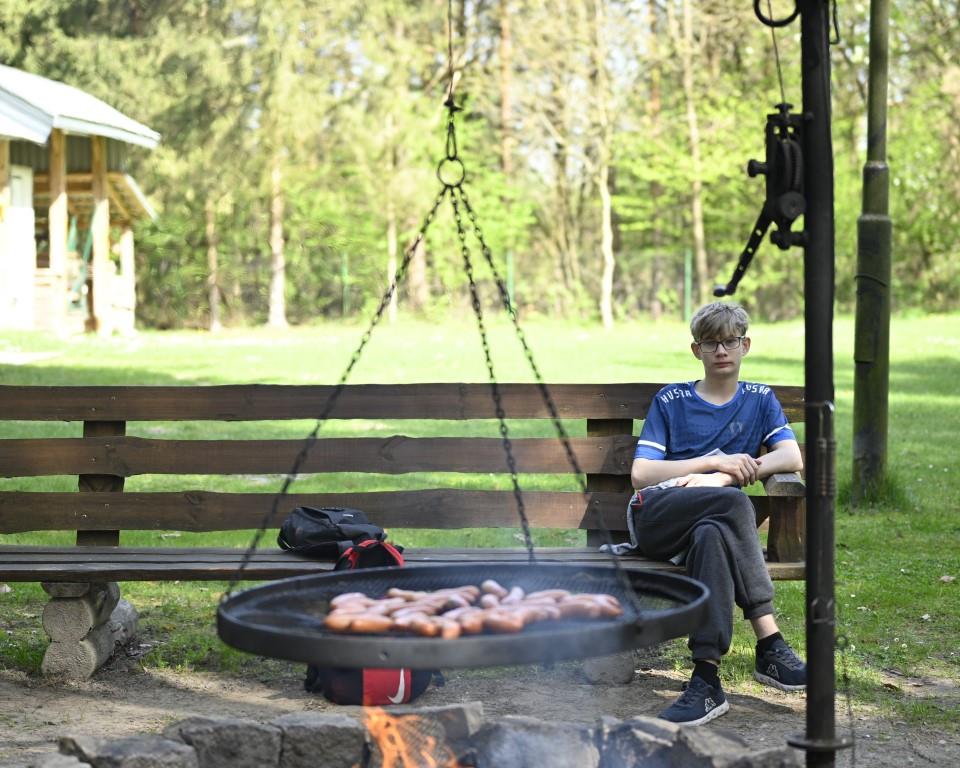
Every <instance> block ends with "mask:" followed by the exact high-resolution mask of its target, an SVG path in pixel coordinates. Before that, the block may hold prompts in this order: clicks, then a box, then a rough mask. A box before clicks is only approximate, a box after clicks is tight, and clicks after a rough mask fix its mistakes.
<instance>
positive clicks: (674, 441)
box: [629, 302, 807, 725]
mask: <svg viewBox="0 0 960 768" xmlns="http://www.w3.org/2000/svg"><path fill="white" fill-rule="evenodd" d="M748 324H749V317H748V316H747V313H746V311H744V309H743V308H742V307H741V306H739V305H737V304H733V303H730V304H724V303H721V302H714V303H712V304H708V305H706V306H705V307H702V308H701V309H700V310H699V311H698V312H697V313H696V314H695V315H694V317H693V319H692V321H691V323H690V330H691V332H692V334H693V339H694V340H693V343H692V344H691V345H690V347H691V349H692V351H693V354H694V357H696V358H697V359H698V360H699V361H700V362H701V363H702V364H703V378H702V379H700V380H699V381H691V382H685V383H681V384H674V385H671V386H668V387H664V388H663V389H662V390H660V392H658V393H657V395H656V396H655V397H654V399H653V404H652V405H651V407H650V410H649V413H648V415H647V419H646V421H645V422H644V425H643V430H642V432H641V434H640V440H639V442H638V443H637V448H636V452H635V454H634V462H633V467H632V470H631V480H632V483H633V487H634V488H636V489H637V491H636V493H635V494H634V497H633V499H632V501H631V504H630V512H629V518H630V520H629V522H630V530H631V534H632V538H633V539H634V541H633V543H634V545H635V546H636V547H637V548H638V549H639V551H640V552H641V553H642V554H643V555H644V556H646V557H652V558H657V559H668V558H674V561H675V562H679V561H680V558H685V562H686V569H687V573H688V574H689V575H690V576H692V577H693V578H694V579H697V580H698V581H701V582H703V583H704V584H706V585H707V587H709V589H710V600H709V603H708V607H707V616H706V618H705V620H704V622H703V623H702V624H701V626H700V627H698V628H697V630H696V631H694V632H693V634H692V635H691V636H690V639H689V643H688V645H689V648H690V650H691V652H692V655H693V662H694V668H693V675H692V677H691V679H690V682H689V683H688V684H687V686H686V689H685V690H684V692H683V693H682V694H681V696H680V697H679V698H678V699H677V700H676V701H675V702H674V703H673V704H672V705H671V706H670V707H668V708H667V709H666V710H664V711H663V712H661V713H660V717H661V718H663V719H664V720H670V721H672V722H675V723H685V724H688V725H700V724H702V723H706V722H709V721H710V720H713V719H714V718H716V717H719V716H720V715H722V714H724V713H725V712H726V711H727V710H728V709H729V708H730V705H729V704H728V703H727V700H726V696H725V695H724V692H723V688H722V687H721V685H720V678H719V675H718V671H719V665H720V659H721V657H722V656H723V655H724V654H726V653H727V651H728V650H729V649H730V640H731V637H732V634H733V605H734V603H736V604H737V605H738V606H739V607H740V608H741V610H742V611H743V617H744V618H745V619H748V620H749V621H750V623H751V625H752V626H753V631H754V632H755V633H756V636H757V646H756V667H755V670H754V673H753V674H754V677H755V678H756V679H757V680H759V681H760V682H761V683H763V684H765V685H771V686H773V687H775V688H779V689H780V690H784V691H801V690H804V689H805V688H806V683H807V668H806V665H805V664H804V663H803V661H801V660H800V658H798V657H797V655H796V653H794V651H793V649H792V648H791V647H790V646H789V645H788V644H787V643H786V641H785V640H784V639H783V636H782V635H781V634H780V631H779V629H778V627H777V623H776V621H775V620H774V617H773V603H772V601H773V583H772V582H771V581H770V576H769V574H768V572H767V566H766V563H765V562H764V557H763V550H762V548H761V546H760V540H759V538H758V537H757V528H756V517H755V515H754V510H753V505H752V504H751V503H750V501H749V499H748V497H747V495H746V494H745V493H744V492H743V491H742V490H740V488H741V486H747V485H750V484H751V483H754V482H756V481H757V480H762V479H763V478H765V477H768V476H769V475H772V474H775V473H778V472H796V471H799V470H800V469H801V468H802V466H803V460H802V458H801V455H800V448H799V446H798V445H797V440H796V437H795V436H794V434H793V431H792V430H791V429H790V426H789V424H788V422H787V418H786V416H785V415H784V413H783V409H782V408H781V407H780V403H779V402H778V401H777V398H776V396H775V395H774V394H773V390H771V388H770V387H768V386H765V385H762V384H753V383H749V382H745V381H740V380H739V374H740V364H741V363H742V362H743V358H744V356H745V355H746V354H747V352H749V351H750V338H749V337H748V336H747V335H746V333H747V326H748ZM761 447H765V448H766V449H767V453H766V454H764V455H763V456H760V449H761Z"/></svg>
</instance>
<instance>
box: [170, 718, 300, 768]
mask: <svg viewBox="0 0 960 768" xmlns="http://www.w3.org/2000/svg"><path fill="white" fill-rule="evenodd" d="M163 735H164V736H165V737H166V738H168V739H175V740H178V741H182V742H183V743H185V744H189V745H190V746H191V747H193V749H194V751H195V752H196V753H197V763H198V765H199V768H271V767H272V766H277V765H279V764H280V744H281V738H282V736H281V731H280V729H279V728H277V727H275V726H273V725H263V724H261V723H257V722H254V721H252V720H240V719H236V718H210V717H191V718H188V719H186V720H181V721H180V722H178V723H174V724H173V725H170V726H167V727H166V728H165V729H164V730H163Z"/></svg>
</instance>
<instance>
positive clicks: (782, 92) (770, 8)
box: [767, 0, 787, 104]
mask: <svg viewBox="0 0 960 768" xmlns="http://www.w3.org/2000/svg"><path fill="white" fill-rule="evenodd" d="M767 12H768V13H769V14H770V18H773V0H767ZM770 38H771V39H772V40H773V58H774V60H775V61H776V62H777V80H779V81H780V103H781V104H786V103H787V92H786V90H785V89H784V87H783V69H782V68H781V66H780V48H779V47H778V46H777V28H776V27H775V26H773V25H772V24H771V25H770Z"/></svg>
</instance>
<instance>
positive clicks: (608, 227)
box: [593, 0, 616, 329]
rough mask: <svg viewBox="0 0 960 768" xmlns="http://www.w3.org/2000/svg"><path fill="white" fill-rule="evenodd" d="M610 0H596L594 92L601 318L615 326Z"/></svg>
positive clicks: (606, 324) (604, 323)
mask: <svg viewBox="0 0 960 768" xmlns="http://www.w3.org/2000/svg"><path fill="white" fill-rule="evenodd" d="M604 2H606V0H594V19H593V20H594V51H593V52H594V71H595V73H596V75H595V77H594V80H595V84H596V88H595V89H594V93H595V94H596V99H597V123H598V128H599V130H598V132H597V134H598V135H597V188H598V191H599V192H600V253H601V255H602V258H603V271H602V274H601V277H600V319H601V321H602V322H603V327H604V328H607V329H610V328H613V271H614V268H615V266H616V260H615V258H614V254H613V202H612V199H611V195H610V118H609V115H608V114H607V100H608V99H609V98H610V96H611V94H610V88H609V87H608V82H607V74H606V73H607V44H606V23H607V19H606V9H605V8H604Z"/></svg>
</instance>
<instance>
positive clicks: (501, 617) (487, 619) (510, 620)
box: [483, 611, 523, 634]
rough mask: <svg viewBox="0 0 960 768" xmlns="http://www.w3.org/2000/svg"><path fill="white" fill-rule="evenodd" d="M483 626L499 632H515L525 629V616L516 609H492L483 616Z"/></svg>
mask: <svg viewBox="0 0 960 768" xmlns="http://www.w3.org/2000/svg"><path fill="white" fill-rule="evenodd" d="M483 628H484V629H488V630H490V631H491V632H497V633H499V634H515V633H517V632H521V631H522V630H523V617H522V616H520V615H519V614H518V613H516V612H514V611H511V612H509V613H507V612H504V611H491V612H490V613H488V614H486V615H485V616H484V617H483Z"/></svg>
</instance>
